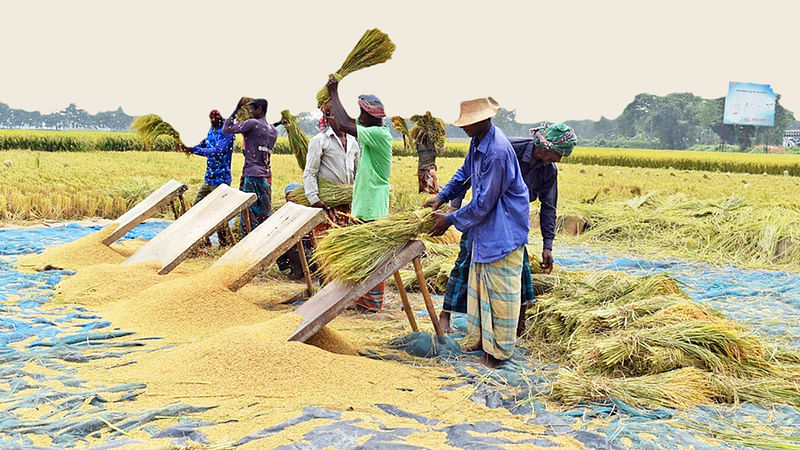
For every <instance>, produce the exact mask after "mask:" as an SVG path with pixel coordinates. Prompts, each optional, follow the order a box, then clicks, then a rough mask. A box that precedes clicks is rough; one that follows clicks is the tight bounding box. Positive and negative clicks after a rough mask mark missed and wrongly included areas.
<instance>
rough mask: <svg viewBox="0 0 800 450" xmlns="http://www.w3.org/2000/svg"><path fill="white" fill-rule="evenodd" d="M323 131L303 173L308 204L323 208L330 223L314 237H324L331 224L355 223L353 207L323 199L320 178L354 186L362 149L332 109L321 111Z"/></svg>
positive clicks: (310, 150) (315, 139)
mask: <svg viewBox="0 0 800 450" xmlns="http://www.w3.org/2000/svg"><path fill="white" fill-rule="evenodd" d="M321 110H322V118H321V119H320V121H319V129H320V132H319V133H317V134H316V135H315V136H314V137H313V138H311V140H310V141H309V142H308V152H307V154H306V167H305V170H303V188H304V191H305V196H306V198H307V199H308V204H309V205H311V206H313V207H316V208H323V209H325V211H326V212H327V213H328V218H329V219H330V222H324V223H321V224H320V225H318V226H317V227H316V228H314V231H313V233H314V236H315V237H316V238H318V239H319V238H321V237H322V235H323V234H324V233H325V230H327V229H328V228H329V227H330V224H331V223H333V224H336V225H339V226H346V225H350V224H351V223H352V220H351V219H350V205H349V204H348V205H339V206H335V205H326V204H325V202H323V201H322V199H320V196H319V179H324V180H327V181H330V182H332V183H337V184H353V183H354V182H355V177H356V168H357V167H358V158H359V156H360V155H361V149H360V147H359V146H358V141H357V140H356V138H355V137H353V135H351V134H348V133H346V132H344V131H343V130H342V129H340V128H339V126H338V125H337V124H336V122H335V121H334V120H333V117H334V114H333V112H332V111H331V108H330V107H329V106H324V107H322V108H321Z"/></svg>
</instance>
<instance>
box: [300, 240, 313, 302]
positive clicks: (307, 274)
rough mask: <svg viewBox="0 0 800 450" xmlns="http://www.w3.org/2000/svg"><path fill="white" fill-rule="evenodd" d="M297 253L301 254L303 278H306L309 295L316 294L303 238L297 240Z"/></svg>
mask: <svg viewBox="0 0 800 450" xmlns="http://www.w3.org/2000/svg"><path fill="white" fill-rule="evenodd" d="M297 254H298V256H300V264H301V265H302V266H303V278H305V279H306V287H307V288H308V296H309V297H311V296H312V295H314V283H313V281H311V271H310V270H309V269H308V261H307V260H306V249H305V248H304V247H303V238H302V237H301V238H300V240H299V241H297Z"/></svg>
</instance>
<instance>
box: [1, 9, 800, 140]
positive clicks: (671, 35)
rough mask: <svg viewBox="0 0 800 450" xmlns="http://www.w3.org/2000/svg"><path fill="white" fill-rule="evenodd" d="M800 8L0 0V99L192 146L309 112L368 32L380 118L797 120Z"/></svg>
mask: <svg viewBox="0 0 800 450" xmlns="http://www.w3.org/2000/svg"><path fill="white" fill-rule="evenodd" d="M798 17H800V0H782V1H778V0H760V1H739V0H736V1H731V0H727V1H706V0H691V1H684V0H670V1H658V2H656V1H646V0H637V1H597V0H595V1H563V0H562V1H549V2H539V1H502V0H493V1H472V0H461V1H441V0H440V1H437V0H426V1H415V0H410V1H403V2H376V1H372V2H357V1H340V2H333V1H328V2H313V1H282V2H266V1H260V2H255V1H253V2H251V1H238V2H237V1H234V0H228V1H218V2H206V1H180V2H179V1H169V0H158V1H150V0H137V1H126V2H123V1H110V0H104V1H63V0H57V1H35V0H25V1H8V0H0V101H2V102H5V103H7V104H9V105H10V106H11V107H13V108H22V109H26V110H40V111H42V112H51V111H53V110H55V109H60V108H64V107H65V106H66V105H68V104H69V103H76V104H78V106H80V107H82V108H84V109H86V110H88V111H89V112H91V113H95V112H97V111H104V110H109V109H116V108H117V107H118V106H122V107H123V108H124V110H125V111H126V112H127V113H128V114H132V115H139V114H146V113H151V112H154V113H158V114H160V115H162V116H163V117H164V118H165V119H166V120H167V121H169V122H170V123H172V124H173V125H175V126H176V127H177V128H178V129H179V131H181V133H182V135H183V137H184V138H185V139H184V140H185V141H186V142H187V143H191V142H193V141H195V140H199V139H201V138H202V137H203V136H204V135H205V131H206V130H207V127H208V121H207V118H206V117H207V112H208V110H210V109H212V108H219V109H220V110H221V111H222V113H223V114H225V115H227V114H228V113H230V111H231V110H232V108H233V106H234V104H235V103H236V100H237V99H238V98H239V97H240V96H243V95H246V96H251V97H266V98H267V99H268V100H269V102H270V110H269V112H268V114H267V116H268V117H267V118H268V119H269V120H277V119H278V117H279V112H280V110H282V109H285V108H289V109H290V110H292V111H293V112H295V113H296V112H299V111H311V110H313V109H314V108H315V106H316V101H315V94H316V92H317V90H319V88H320V87H322V85H323V84H324V82H325V80H326V78H327V75H328V74H329V73H331V72H333V71H335V70H336V69H337V68H338V67H339V66H340V65H341V63H342V61H343V60H344V57H345V56H346V55H347V53H348V52H349V51H350V50H351V49H352V47H353V45H355V43H356V41H357V40H358V38H359V37H360V36H361V34H363V32H364V31H365V30H366V29H368V28H373V27H377V28H380V29H381V30H382V31H384V32H386V33H388V34H389V36H390V37H391V39H392V40H393V41H394V43H395V44H396V45H397V50H396V51H395V53H394V56H393V57H392V59H391V60H390V61H388V62H387V63H385V64H382V65H379V66H375V67H372V68H369V69H366V70H362V71H360V72H356V73H354V74H352V75H350V76H348V77H347V78H345V79H344V80H343V81H342V84H341V88H340V92H341V93H342V97H343V98H344V99H345V106H346V107H347V108H348V110H349V111H350V112H351V114H355V113H357V108H356V103H355V97H356V96H357V95H358V94H359V93H374V94H376V95H378V96H379V97H380V98H381V99H382V100H383V102H384V104H385V105H386V109H387V113H388V114H389V115H396V114H399V115H403V116H409V115H411V114H415V113H419V112H424V111H425V110H430V111H432V112H433V113H434V114H435V115H437V116H441V117H442V118H444V119H445V120H446V121H448V122H451V121H453V120H454V119H455V118H456V117H457V116H458V105H459V102H460V101H461V100H464V99H469V98H475V97H481V96H486V95H491V96H493V97H494V98H495V99H497V101H498V102H499V103H500V104H501V106H503V107H505V108H508V109H516V110H517V119H518V120H519V121H521V122H533V121H538V120H550V121H561V120H566V119H599V118H600V116H606V117H608V118H614V117H617V116H618V115H619V114H620V113H621V112H622V109H623V108H624V107H625V105H626V104H627V103H629V102H630V101H631V100H632V99H633V97H634V95H636V94H638V93H642V92H648V93H652V94H658V95H664V94H668V93H671V92H693V93H694V94H696V95H700V96H702V97H706V98H716V97H722V96H724V95H725V94H726V93H727V88H728V82H729V81H743V82H753V83H768V84H771V85H772V87H773V89H774V90H775V92H777V93H779V94H781V95H782V99H781V103H782V104H783V105H784V106H786V107H787V108H789V109H790V110H793V111H794V112H795V113H796V114H797V115H798V116H800V58H798V53H800V26H798V23H797V20H798Z"/></svg>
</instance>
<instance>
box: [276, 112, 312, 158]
mask: <svg viewBox="0 0 800 450" xmlns="http://www.w3.org/2000/svg"><path fill="white" fill-rule="evenodd" d="M281 124H282V125H283V126H284V127H285V128H286V134H287V135H288V137H289V148H290V149H291V150H292V154H293V155H294V157H295V158H296V159H297V164H298V165H299V166H300V170H305V168H306V153H308V136H306V134H305V133H304V132H303V130H301V129H300V125H298V124H297V117H295V116H293V115H292V113H290V112H289V110H288V109H284V110H283V111H281Z"/></svg>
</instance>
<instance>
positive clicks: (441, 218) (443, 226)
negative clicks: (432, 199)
mask: <svg viewBox="0 0 800 450" xmlns="http://www.w3.org/2000/svg"><path fill="white" fill-rule="evenodd" d="M432 214H433V215H434V217H436V223H434V224H433V228H431V231H430V232H429V233H428V234H430V235H431V236H441V235H443V234H444V233H445V231H447V229H448V228H450V224H449V223H447V217H446V216H445V214H444V213H440V212H438V211H434V212H433V213H432Z"/></svg>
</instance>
